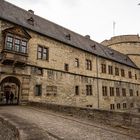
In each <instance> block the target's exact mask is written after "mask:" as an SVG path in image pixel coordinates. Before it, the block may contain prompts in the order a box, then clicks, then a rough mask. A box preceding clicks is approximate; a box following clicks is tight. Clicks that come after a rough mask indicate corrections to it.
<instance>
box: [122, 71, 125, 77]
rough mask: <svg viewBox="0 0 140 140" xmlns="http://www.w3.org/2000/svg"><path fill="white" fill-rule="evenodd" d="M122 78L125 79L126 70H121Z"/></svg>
mask: <svg viewBox="0 0 140 140" xmlns="http://www.w3.org/2000/svg"><path fill="white" fill-rule="evenodd" d="M121 76H122V77H125V70H124V69H121Z"/></svg>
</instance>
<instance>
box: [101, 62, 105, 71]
mask: <svg viewBox="0 0 140 140" xmlns="http://www.w3.org/2000/svg"><path fill="white" fill-rule="evenodd" d="M101 70H102V73H106V64H102V65H101Z"/></svg>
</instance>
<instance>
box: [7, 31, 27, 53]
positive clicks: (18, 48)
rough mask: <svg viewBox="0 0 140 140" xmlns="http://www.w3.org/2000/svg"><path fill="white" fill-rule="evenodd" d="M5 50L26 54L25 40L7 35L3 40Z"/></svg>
mask: <svg viewBox="0 0 140 140" xmlns="http://www.w3.org/2000/svg"><path fill="white" fill-rule="evenodd" d="M5 49H6V50H10V51H15V52H18V53H24V54H26V53H27V39H25V38H21V37H18V36H16V35H13V34H9V33H8V34H7V36H6V40H5Z"/></svg>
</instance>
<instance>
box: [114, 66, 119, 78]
mask: <svg viewBox="0 0 140 140" xmlns="http://www.w3.org/2000/svg"><path fill="white" fill-rule="evenodd" d="M115 75H116V76H119V68H118V67H115Z"/></svg>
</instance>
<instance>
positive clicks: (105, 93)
mask: <svg viewBox="0 0 140 140" xmlns="http://www.w3.org/2000/svg"><path fill="white" fill-rule="evenodd" d="M102 96H107V86H102Z"/></svg>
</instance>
